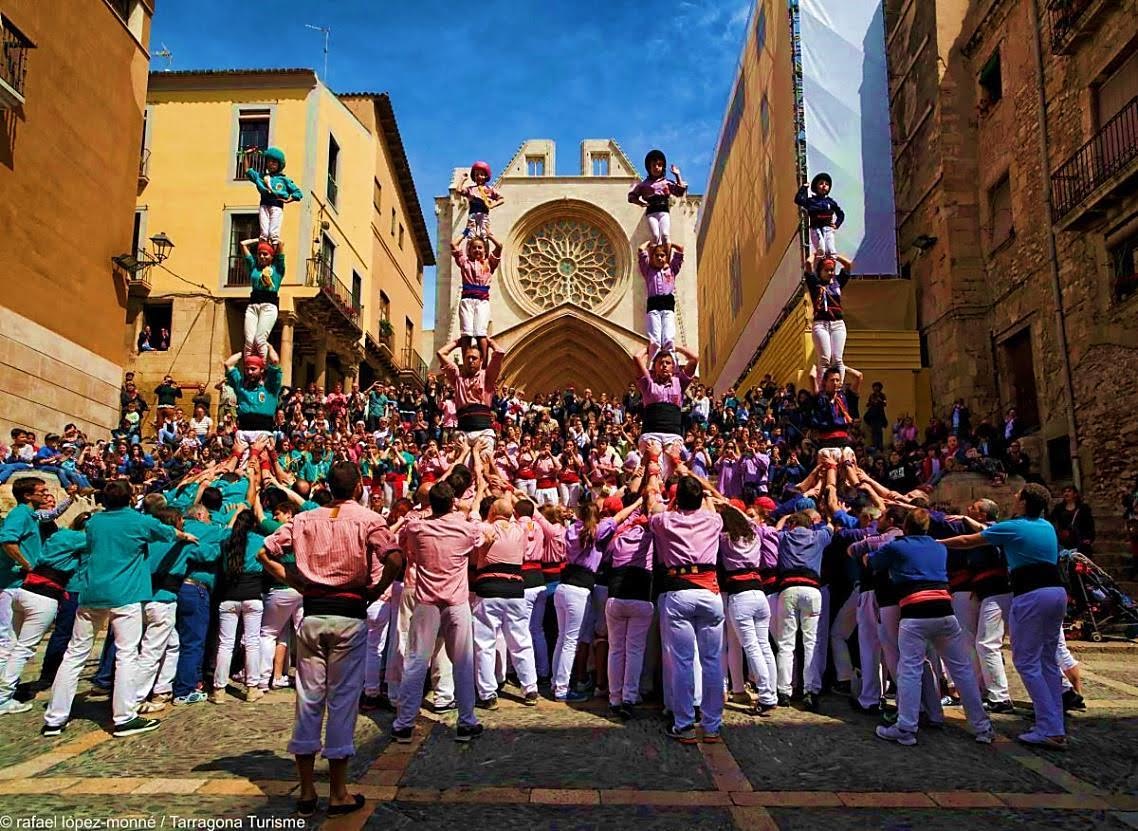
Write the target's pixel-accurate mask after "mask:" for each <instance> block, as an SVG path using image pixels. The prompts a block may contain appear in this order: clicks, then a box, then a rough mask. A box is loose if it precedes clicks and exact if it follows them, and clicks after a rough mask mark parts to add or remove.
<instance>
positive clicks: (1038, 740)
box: [1016, 730, 1067, 750]
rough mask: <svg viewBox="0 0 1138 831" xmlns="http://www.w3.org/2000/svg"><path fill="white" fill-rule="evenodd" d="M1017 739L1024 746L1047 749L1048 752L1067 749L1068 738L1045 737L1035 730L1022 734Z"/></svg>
mask: <svg viewBox="0 0 1138 831" xmlns="http://www.w3.org/2000/svg"><path fill="white" fill-rule="evenodd" d="M1016 738H1017V739H1019V741H1021V742H1023V743H1024V744H1030V745H1032V746H1034V747H1042V748H1046V749H1047V750H1066V749H1067V737H1066V736H1044V735H1043V734H1042V733H1037V732H1036V731H1035V730H1029V731H1028V732H1026V733H1021V734H1020V735H1019V736H1017V737H1016Z"/></svg>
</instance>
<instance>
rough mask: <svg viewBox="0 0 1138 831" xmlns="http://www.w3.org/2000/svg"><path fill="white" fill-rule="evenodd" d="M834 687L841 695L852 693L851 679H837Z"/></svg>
mask: <svg viewBox="0 0 1138 831" xmlns="http://www.w3.org/2000/svg"><path fill="white" fill-rule="evenodd" d="M832 689H833V691H834V692H836V693H839V694H841V695H849V694H850V682H849V681H835V682H834V686H833V687H832Z"/></svg>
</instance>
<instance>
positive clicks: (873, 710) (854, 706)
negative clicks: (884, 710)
mask: <svg viewBox="0 0 1138 831" xmlns="http://www.w3.org/2000/svg"><path fill="white" fill-rule="evenodd" d="M850 709H851V710H853V711H854V712H855V713H861V714H862V715H863V716H879V715H881V705H880V704H879V705H877V706H875V707H862V706H861V702H860V701H858V700H857V699H856V698H851V699H850Z"/></svg>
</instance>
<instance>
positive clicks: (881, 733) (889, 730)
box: [875, 724, 917, 747]
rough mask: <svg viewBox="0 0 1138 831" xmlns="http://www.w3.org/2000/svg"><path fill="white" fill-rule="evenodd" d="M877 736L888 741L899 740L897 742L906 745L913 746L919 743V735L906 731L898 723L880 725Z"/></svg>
mask: <svg viewBox="0 0 1138 831" xmlns="http://www.w3.org/2000/svg"><path fill="white" fill-rule="evenodd" d="M875 732H876V733H877V738H879V739H885V741H887V742H897V744H900V745H904V746H905V747H912V746H913V745H915V744H916V743H917V737H916V736H915V735H913V734H912V733H906V732H905V731H904V730H902V729H901V728H900V727H898V726H897V725H896V724H888V725H886V724H882V725H880V726H878V728H877V730H876V731H875Z"/></svg>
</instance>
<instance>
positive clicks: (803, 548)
mask: <svg viewBox="0 0 1138 831" xmlns="http://www.w3.org/2000/svg"><path fill="white" fill-rule="evenodd" d="M784 526H785V530H783V533H782V536H781V537H780V539H779V543H778V583H779V604H778V609H779V614H778V619H777V620H776V621H775V640H776V641H777V643H778V660H777V664H778V703H779V705H780V706H783V707H786V706H789V704H790V694H791V692H792V689H793V686H794V645H795V641H796V639H797V636H798V632H799V630H801V631H802V667H803V679H802V681H803V687H804V689H805V695H804V697H803V701H804V703H805V706H806V709H807V710H810V711H812V712H813V711H817V709H818V695H819V693H821V691H822V678H821V675H820V674H818V673H817V672H816V668H817V666H818V663H820V662H816V661H815V660H814V650H815V648H816V646H817V641H818V629H819V620H820V618H821V615H822V589H821V586H822V551H823V550H824V549H825V548H826V546H827V545H829V544H830V540H831V539H832V538H833V532H832V531H831V529H830V527H829V526H828V525H825V524H822V522H821V517H820V516H819V515H818V513H817V511H799V512H798V513H796V514H791V515H790V516H789V517H786V518H784V519H782V520H779V526H778V527H779V528H780V529H782V528H783V527H784ZM822 648H823V649H825V646H824V645H823V647H822Z"/></svg>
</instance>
